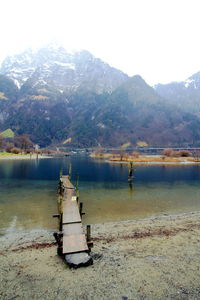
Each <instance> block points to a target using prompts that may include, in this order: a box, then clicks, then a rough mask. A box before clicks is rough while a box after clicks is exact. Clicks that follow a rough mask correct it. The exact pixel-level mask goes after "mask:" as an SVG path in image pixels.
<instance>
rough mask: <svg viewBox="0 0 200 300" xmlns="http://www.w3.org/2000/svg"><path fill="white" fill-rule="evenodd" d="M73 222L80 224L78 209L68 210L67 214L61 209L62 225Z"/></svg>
mask: <svg viewBox="0 0 200 300" xmlns="http://www.w3.org/2000/svg"><path fill="white" fill-rule="evenodd" d="M74 222H81V217H80V214H79V210H78V207H76V209H73V208H71V209H69V210H68V213H67V214H66V213H65V210H64V209H63V221H62V223H63V224H65V223H74Z"/></svg>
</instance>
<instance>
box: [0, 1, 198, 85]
mask: <svg viewBox="0 0 200 300" xmlns="http://www.w3.org/2000/svg"><path fill="white" fill-rule="evenodd" d="M199 14H200V0H0V38H1V46H0V61H2V60H3V58H5V56H7V55H10V54H13V53H18V52H20V51H22V50H24V49H26V48H28V47H39V46H42V45H45V44H47V43H49V42H50V41H53V40H54V41H57V42H58V43H61V44H62V45H64V46H65V47H66V48H67V47H69V48H70V49H71V48H79V49H80V48H81V49H86V50H88V51H90V52H91V53H92V54H94V55H95V56H97V57H99V58H101V59H103V60H105V61H106V62H108V63H109V64H110V65H111V66H114V67H116V68H119V69H121V70H122V71H124V72H125V73H127V74H128V75H130V76H132V75H135V74H140V75H141V76H142V77H143V78H144V79H145V80H146V81H147V83H149V84H155V83H158V82H161V83H166V82H169V81H176V80H177V81H179V80H184V79H186V78H187V77H189V76H191V75H192V74H193V73H195V72H198V71H200V34H199V31H200V17H199Z"/></svg>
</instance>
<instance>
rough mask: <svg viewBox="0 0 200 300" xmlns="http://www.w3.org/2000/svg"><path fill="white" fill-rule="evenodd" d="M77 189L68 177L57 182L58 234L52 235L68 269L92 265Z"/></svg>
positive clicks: (89, 242) (90, 245)
mask: <svg viewBox="0 0 200 300" xmlns="http://www.w3.org/2000/svg"><path fill="white" fill-rule="evenodd" d="M76 192H77V189H76V188H75V187H74V186H73V184H72V183H71V182H70V178H69V176H61V177H60V182H59V197H58V215H54V217H58V220H59V232H55V233H54V237H55V239H56V241H57V244H58V249H57V252H58V254H59V255H61V256H63V257H64V259H65V261H66V262H67V264H68V265H69V266H70V267H74V268H77V267H80V266H87V265H91V264H92V263H93V261H92V257H91V255H90V251H91V247H92V246H93V244H92V242H91V237H90V225H87V231H86V234H85V233H84V229H83V225H82V215H83V212H82V207H83V205H82V203H79V199H78V196H77V194H76Z"/></svg>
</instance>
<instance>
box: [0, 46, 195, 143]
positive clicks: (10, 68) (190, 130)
mask: <svg viewBox="0 0 200 300" xmlns="http://www.w3.org/2000/svg"><path fill="white" fill-rule="evenodd" d="M199 95H200V73H197V74H195V75H193V76H191V77H190V78H189V79H188V80H186V81H185V82H180V83H178V82H177V83H171V84H168V85H160V84H159V85H157V86H156V87H155V88H152V87H150V86H149V85H148V84H147V83H146V82H145V81H144V80H143V78H142V77H141V76H140V75H136V76H133V77H129V76H128V75H126V74H124V73H123V72H121V71H120V70H117V69H115V68H113V67H110V66H109V65H108V64H107V63H105V62H103V61H102V60H101V59H99V58H95V57H94V56H93V55H92V54H91V53H89V52H88V51H85V50H84V51H78V52H67V51H66V50H65V49H64V48H62V47H52V46H48V47H45V48H42V49H39V50H37V51H32V50H28V51H25V52H23V53H21V54H19V55H16V56H12V57H7V58H6V59H5V60H4V62H3V63H2V66H1V68H0V131H2V130H5V129H8V128H10V129H12V130H13V131H14V132H15V133H16V134H23V133H26V134H30V137H31V139H32V140H33V141H34V142H35V143H38V144H40V145H41V146H47V145H51V144H59V143H63V142H64V141H65V140H66V139H69V138H70V140H71V143H70V145H71V146H78V147H88V146H98V145H100V146H119V145H121V144H123V143H127V142H130V143H131V144H132V145H135V144H136V143H137V141H146V142H147V143H148V144H149V145H151V146H177V145H179V146H180V145H181V146H188V145H196V146H197V145H200V126H199V125H200V119H199V115H200V114H199V113H198V112H200V110H199Z"/></svg>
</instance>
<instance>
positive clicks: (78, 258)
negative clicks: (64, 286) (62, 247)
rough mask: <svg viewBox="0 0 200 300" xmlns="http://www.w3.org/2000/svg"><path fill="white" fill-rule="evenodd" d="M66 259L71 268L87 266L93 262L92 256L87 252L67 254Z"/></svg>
mask: <svg viewBox="0 0 200 300" xmlns="http://www.w3.org/2000/svg"><path fill="white" fill-rule="evenodd" d="M65 261H66V262H67V264H68V265H69V267H70V268H79V267H86V266H89V265H92V264H93V260H92V257H91V256H90V255H89V254H88V253H87V252H80V253H73V254H66V255H65Z"/></svg>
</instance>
